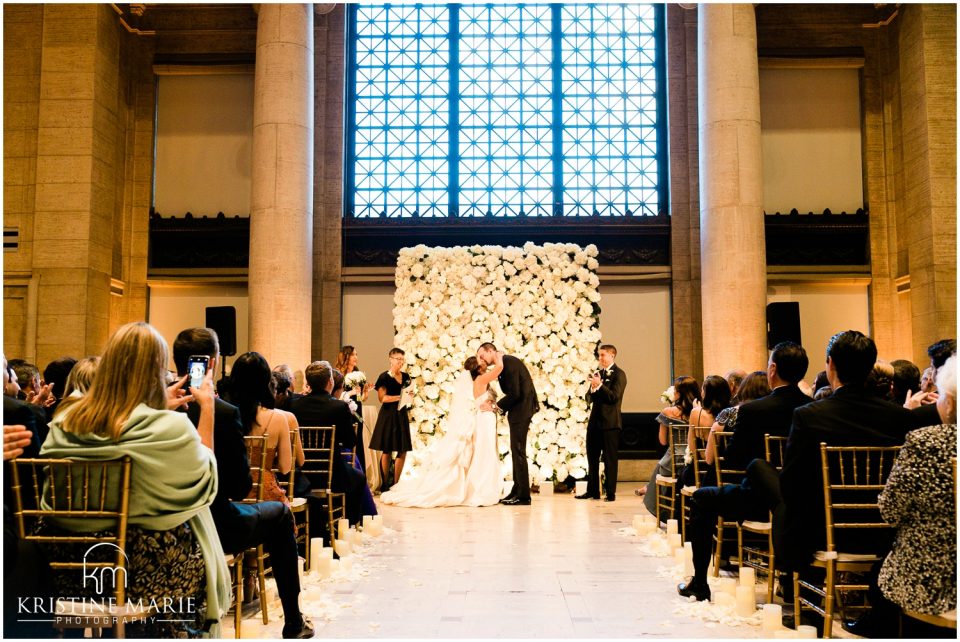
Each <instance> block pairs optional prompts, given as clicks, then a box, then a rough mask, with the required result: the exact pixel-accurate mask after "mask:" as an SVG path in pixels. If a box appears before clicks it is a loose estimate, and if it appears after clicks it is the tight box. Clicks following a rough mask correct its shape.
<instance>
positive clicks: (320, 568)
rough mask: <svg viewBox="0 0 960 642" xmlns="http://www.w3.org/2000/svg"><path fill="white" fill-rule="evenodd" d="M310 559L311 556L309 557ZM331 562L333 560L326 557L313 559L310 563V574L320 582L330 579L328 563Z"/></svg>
mask: <svg viewBox="0 0 960 642" xmlns="http://www.w3.org/2000/svg"><path fill="white" fill-rule="evenodd" d="M311 552H312V551H311ZM311 557H313V556H312V555H311ZM332 561H333V560H332V559H330V558H328V557H322V556H318V557H315V558H314V560H313V561H312V562H311V563H310V574H311V575H314V576H316V577H317V578H319V579H321V580H322V579H324V578H327V577H330V562H332Z"/></svg>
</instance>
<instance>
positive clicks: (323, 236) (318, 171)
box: [311, 4, 346, 359]
mask: <svg viewBox="0 0 960 642" xmlns="http://www.w3.org/2000/svg"><path fill="white" fill-rule="evenodd" d="M318 7H319V5H318ZM345 18H346V10H345V8H344V5H342V4H338V5H336V6H335V7H334V8H333V9H332V10H331V11H330V12H329V13H317V15H316V16H315V17H314V25H315V27H314V36H313V38H314V40H313V42H314V66H313V68H314V92H315V96H316V99H315V101H314V109H315V112H314V127H313V136H314V138H313V140H314V142H313V147H314V163H313V171H314V190H313V336H312V341H311V354H312V355H313V358H314V359H329V358H331V355H336V354H337V352H338V351H339V350H340V344H341V330H340V328H341V316H342V296H343V295H342V288H341V285H340V280H341V261H342V251H341V250H342V248H341V243H342V238H343V234H342V231H343V145H344V142H343V140H344V139H343V99H344V96H343V88H344V73H345V67H344V53H345V52H344V20H345Z"/></svg>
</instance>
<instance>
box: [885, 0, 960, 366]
mask: <svg viewBox="0 0 960 642" xmlns="http://www.w3.org/2000/svg"><path fill="white" fill-rule="evenodd" d="M956 22H957V10H956V6H955V5H905V6H904V7H902V23H901V25H900V31H899V50H900V56H899V64H900V108H901V128H902V130H901V149H902V157H901V162H902V163H903V190H902V191H901V192H899V194H898V196H899V197H901V199H902V200H900V202H901V208H902V210H903V215H904V217H905V219H906V223H907V224H906V225H904V227H905V228H906V231H907V234H906V237H905V238H902V237H901V238H898V243H899V244H901V245H906V247H907V264H908V267H909V274H910V299H911V310H912V318H911V321H912V331H913V332H912V335H913V336H912V344H913V358H914V360H915V361H916V362H917V363H923V362H924V361H925V355H926V347H927V346H928V345H929V344H931V343H933V342H934V341H936V340H937V339H940V338H943V337H956V327H957V312H956V300H957V282H956V264H957V233H956V231H957V199H956V189H957V187H956V186H957V181H956V179H957V156H956V150H957V130H956V114H957V83H956V73H955V70H956V65H957V54H956V41H957V32H956ZM948 70H949V71H948Z"/></svg>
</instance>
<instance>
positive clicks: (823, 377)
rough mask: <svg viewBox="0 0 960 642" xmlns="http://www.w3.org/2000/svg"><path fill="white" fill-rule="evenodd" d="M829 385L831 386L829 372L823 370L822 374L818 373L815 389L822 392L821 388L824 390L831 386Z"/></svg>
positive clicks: (814, 381) (814, 384)
mask: <svg viewBox="0 0 960 642" xmlns="http://www.w3.org/2000/svg"><path fill="white" fill-rule="evenodd" d="M829 385H830V381H829V380H828V379H827V371H826V370H821V371H820V372H818V373H817V376H816V377H815V378H814V380H813V389H814V390H820V388H823V387H824V386H829Z"/></svg>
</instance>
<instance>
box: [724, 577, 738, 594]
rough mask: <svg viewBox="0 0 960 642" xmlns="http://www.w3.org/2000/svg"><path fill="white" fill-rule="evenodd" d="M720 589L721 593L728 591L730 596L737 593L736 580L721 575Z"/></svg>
mask: <svg viewBox="0 0 960 642" xmlns="http://www.w3.org/2000/svg"><path fill="white" fill-rule="evenodd" d="M720 591H721V592H723V593H728V594H729V595H730V597H733V596H735V595H736V594H737V580H735V579H733V578H732V577H721V578H720Z"/></svg>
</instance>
